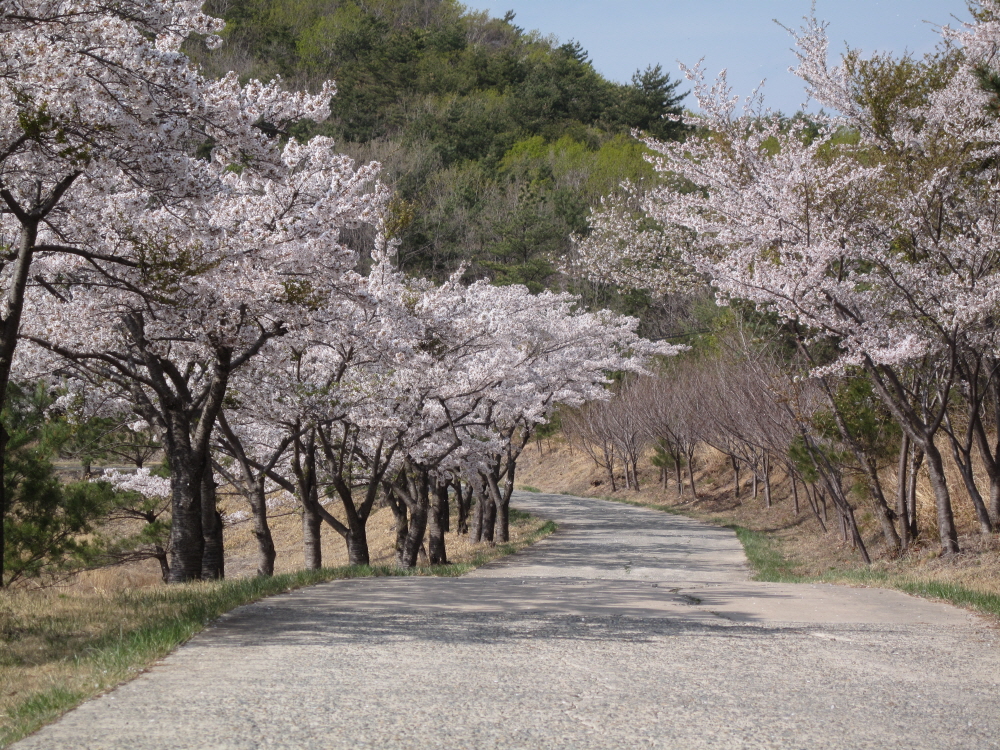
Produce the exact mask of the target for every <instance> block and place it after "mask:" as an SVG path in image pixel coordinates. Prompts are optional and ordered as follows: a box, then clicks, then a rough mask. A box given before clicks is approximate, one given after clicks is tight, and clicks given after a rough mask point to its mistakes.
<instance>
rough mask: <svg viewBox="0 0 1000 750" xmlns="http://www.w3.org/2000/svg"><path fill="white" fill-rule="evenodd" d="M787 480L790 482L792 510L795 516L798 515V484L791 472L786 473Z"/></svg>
mask: <svg viewBox="0 0 1000 750" xmlns="http://www.w3.org/2000/svg"><path fill="white" fill-rule="evenodd" d="M788 476H789V478H790V479H791V480H792V510H793V512H794V513H795V515H798V514H799V483H798V481H797V480H796V479H795V474H793V473H792V472H791V471H789V472H788Z"/></svg>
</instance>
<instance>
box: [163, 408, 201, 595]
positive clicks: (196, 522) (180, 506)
mask: <svg viewBox="0 0 1000 750" xmlns="http://www.w3.org/2000/svg"><path fill="white" fill-rule="evenodd" d="M173 432H174V433H175V434H174V436H173V437H174V445H173V446H171V447H170V450H169V457H170V484H171V504H172V519H171V524H170V582H171V583H184V582H185V581H196V580H198V579H200V578H201V572H202V567H201V566H202V560H203V558H204V552H205V537H204V534H203V532H202V512H201V476H200V474H201V472H200V471H199V470H197V469H196V467H195V466H194V465H193V462H192V460H191V458H192V457H191V451H190V449H189V448H188V449H187V450H185V449H184V448H185V447H187V446H186V445H185V444H186V443H187V442H188V439H189V438H188V433H187V427H186V425H184V426H181V427H180V428H179V429H178V428H176V427H175V429H174V430H173ZM177 443H180V445H177ZM182 446H183V447H182ZM198 468H201V467H198Z"/></svg>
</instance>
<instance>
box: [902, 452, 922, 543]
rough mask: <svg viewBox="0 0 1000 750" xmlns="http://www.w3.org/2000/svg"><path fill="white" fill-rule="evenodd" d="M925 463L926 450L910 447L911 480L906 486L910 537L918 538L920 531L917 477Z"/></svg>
mask: <svg viewBox="0 0 1000 750" xmlns="http://www.w3.org/2000/svg"><path fill="white" fill-rule="evenodd" d="M923 463H924V452H923V451H922V450H920V449H919V448H917V447H916V446H913V447H912V448H911V449H910V470H909V481H908V482H907V486H906V509H907V515H908V517H909V519H910V539H916V538H917V535H918V534H919V533H920V524H919V523H918V520H917V478H918V476H919V472H920V467H921V466H922V465H923Z"/></svg>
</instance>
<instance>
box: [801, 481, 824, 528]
mask: <svg viewBox="0 0 1000 750" xmlns="http://www.w3.org/2000/svg"><path fill="white" fill-rule="evenodd" d="M803 486H804V487H805V489H806V501H807V502H808V503H809V508H810V509H811V510H812V512H813V515H814V516H816V522H817V523H818V524H819V527H820V528H821V529H822V530H823V533H824V534H825V533H826V524H825V523H824V522H823V516H821V515H820V514H819V501H818V500H817V499H816V497H815V493H814V492H813V490H812V489H811V488H810V486H809V485H808V484H805V483H804V482H803Z"/></svg>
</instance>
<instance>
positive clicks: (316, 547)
mask: <svg viewBox="0 0 1000 750" xmlns="http://www.w3.org/2000/svg"><path fill="white" fill-rule="evenodd" d="M318 504H319V503H318V502H315V501H314V500H313V499H310V501H309V502H307V503H304V504H303V506H302V557H303V561H302V562H303V564H304V565H305V567H306V570H319V569H320V568H322V567H323V539H322V535H321V533H320V531H321V529H322V523H323V522H322V519H321V518H320V517H319V511H318V510H317V509H316V506H317V505H318Z"/></svg>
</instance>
